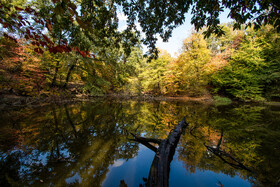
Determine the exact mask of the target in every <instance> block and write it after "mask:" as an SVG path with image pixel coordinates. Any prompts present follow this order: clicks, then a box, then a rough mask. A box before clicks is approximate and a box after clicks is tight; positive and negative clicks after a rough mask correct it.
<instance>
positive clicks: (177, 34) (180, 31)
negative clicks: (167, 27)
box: [118, 9, 232, 57]
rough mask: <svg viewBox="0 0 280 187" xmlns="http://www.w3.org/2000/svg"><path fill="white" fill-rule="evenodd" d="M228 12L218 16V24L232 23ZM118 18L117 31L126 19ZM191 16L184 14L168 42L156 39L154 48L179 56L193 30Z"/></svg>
mask: <svg viewBox="0 0 280 187" xmlns="http://www.w3.org/2000/svg"><path fill="white" fill-rule="evenodd" d="M228 13H229V10H227V9H226V10H225V12H223V13H221V15H220V22H221V24H222V23H228V22H230V21H232V20H231V19H230V18H227V15H228ZM118 17H119V21H120V22H119V30H124V29H125V28H126V17H125V16H124V15H123V14H122V13H119V14H118ZM191 17H192V16H191V14H189V13H188V14H186V20H185V22H184V24H183V25H181V26H179V27H177V28H175V29H174V30H173V32H172V37H170V38H169V40H168V42H163V41H162V39H161V38H160V37H158V41H157V44H156V46H157V47H158V48H159V49H162V50H166V51H167V52H168V53H169V54H171V56H173V57H175V56H176V53H177V54H180V50H181V48H182V46H183V41H184V39H186V38H187V37H189V36H190V35H191V33H192V31H193V30H194V27H193V25H191ZM137 27H138V29H140V25H139V24H138V25H137ZM143 50H144V52H146V51H147V47H145V46H143Z"/></svg>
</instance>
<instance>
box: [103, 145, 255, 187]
mask: <svg viewBox="0 0 280 187" xmlns="http://www.w3.org/2000/svg"><path fill="white" fill-rule="evenodd" d="M139 146H140V147H139V152H138V155H137V156H136V157H134V158H132V159H129V160H128V161H127V162H125V160H123V159H119V160H116V161H115V162H114V164H113V165H112V166H110V167H109V172H108V173H107V176H106V179H105V181H104V182H103V184H102V186H104V187H107V186H108V187H111V186H119V185H120V181H121V180H124V181H125V183H126V184H127V186H139V184H143V183H144V182H143V177H144V178H148V176H149V171H150V167H151V165H152V161H153V159H154V154H155V153H154V152H152V151H151V150H149V149H148V148H146V147H145V146H143V145H139ZM176 157H177V155H176V154H175V155H174V159H173V161H172V162H171V166H170V175H169V176H170V177H169V186H176V187H180V186H182V187H183V186H192V187H196V186H197V187H203V186H205V187H211V186H213V187H217V186H219V182H220V183H221V184H222V185H224V186H226V187H236V186H238V187H247V186H251V185H250V183H249V182H248V181H245V180H243V179H241V178H240V177H238V176H235V177H231V176H228V175H226V174H223V173H215V172H212V171H209V170H205V171H203V170H200V169H196V172H195V173H188V172H187V171H186V169H185V168H184V165H183V162H182V161H179V160H178V159H176Z"/></svg>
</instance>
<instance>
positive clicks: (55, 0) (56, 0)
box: [52, 0, 60, 3]
mask: <svg viewBox="0 0 280 187" xmlns="http://www.w3.org/2000/svg"><path fill="white" fill-rule="evenodd" d="M59 1H60V0H52V2H53V3H57V2H59Z"/></svg>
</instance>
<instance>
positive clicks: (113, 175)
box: [102, 145, 154, 187]
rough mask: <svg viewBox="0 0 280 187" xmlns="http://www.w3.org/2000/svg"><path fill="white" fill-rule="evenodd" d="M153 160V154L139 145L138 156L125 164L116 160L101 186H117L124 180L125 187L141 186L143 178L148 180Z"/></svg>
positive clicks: (121, 160)
mask: <svg viewBox="0 0 280 187" xmlns="http://www.w3.org/2000/svg"><path fill="white" fill-rule="evenodd" d="M153 159H154V152H153V151H151V150H150V149H148V148H146V147H144V146H143V145H139V152H138V155H137V156H136V157H134V158H132V159H129V160H128V161H127V162H125V160H123V159H119V160H116V161H115V162H114V164H113V165H112V166H110V167H109V172H108V173H107V176H106V179H105V181H104V182H103V184H102V186H105V187H107V186H108V187H111V186H119V185H120V181H121V180H124V181H125V183H126V184H127V186H139V184H143V177H145V178H148V176H149V171H150V167H151V164H152V161H153Z"/></svg>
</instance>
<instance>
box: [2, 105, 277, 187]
mask: <svg viewBox="0 0 280 187" xmlns="http://www.w3.org/2000/svg"><path fill="white" fill-rule="evenodd" d="M279 114H280V113H279V107H278V108H277V107H275V106H270V107H264V106H249V105H242V106H234V105H229V106H218V107H215V106H207V105H202V104H199V103H178V102H170V103H169V102H156V103H152V102H149V103H146V102H135V101H134V102H120V101H119V102H112V101H104V102H87V103H83V102H81V103H77V104H71V105H69V104H65V105H52V106H46V107H42V108H36V109H32V108H25V109H22V110H15V111H9V112H4V113H0V118H1V120H0V130H1V134H0V182H1V184H0V185H1V186H6V185H7V184H8V183H13V184H16V183H17V184H18V185H20V186H23V185H27V186H28V185H31V184H32V185H40V184H41V182H40V180H41V181H43V182H44V183H46V184H60V185H62V186H65V185H66V183H67V184H70V183H72V184H73V185H74V184H78V183H82V184H92V183H94V184H96V185H101V184H102V181H103V180H104V178H105V177H106V174H107V172H108V168H109V166H110V165H111V164H113V163H114V160H117V159H125V160H127V159H130V158H132V157H134V156H135V155H136V154H137V151H138V143H136V142H130V141H128V140H127V133H126V131H129V132H133V133H135V134H136V135H137V136H140V135H143V134H144V135H145V137H146V138H151V137H155V138H161V139H165V138H167V137H168V134H169V133H170V131H171V130H172V129H173V128H174V125H173V124H172V123H171V122H174V124H177V122H178V121H179V120H180V119H181V118H182V117H183V116H186V118H187V119H188V122H189V127H188V131H187V132H186V133H185V134H183V135H182V136H181V139H180V142H179V145H178V147H177V150H178V156H179V159H180V160H182V161H183V162H184V165H185V166H184V167H186V168H187V170H188V172H195V171H196V170H198V169H201V170H211V171H214V172H217V173H221V172H222V173H225V174H228V175H231V176H235V175H239V176H240V177H242V178H244V179H249V180H251V179H253V180H254V181H252V183H256V184H258V183H260V184H261V185H264V186H273V185H276V183H277V181H278V180H279V179H280V170H279V168H280V162H279V158H280V150H279V148H278V147H279V144H280V126H279V121H280V118H279V116H280V115H279ZM221 131H223V141H222V143H221V144H220V146H218V147H220V150H223V151H224V152H226V153H228V154H230V155H231V156H232V157H234V158H235V159H236V160H237V161H238V162H240V163H242V164H244V165H245V166H246V167H248V168H251V169H252V170H253V171H254V172H255V173H256V176H253V175H252V174H251V173H249V172H248V171H246V170H239V169H236V168H233V167H231V166H230V165H228V164H225V163H224V162H223V161H222V160H221V159H220V158H219V157H217V156H216V155H214V154H211V153H210V152H209V151H207V148H206V147H205V146H204V144H206V145H208V146H210V147H212V148H215V147H214V146H217V145H218V144H219V140H220V137H221ZM136 132H138V133H136ZM2 140H4V141H2Z"/></svg>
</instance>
